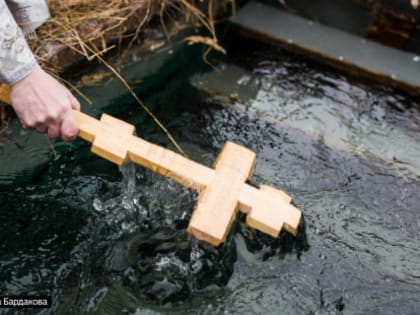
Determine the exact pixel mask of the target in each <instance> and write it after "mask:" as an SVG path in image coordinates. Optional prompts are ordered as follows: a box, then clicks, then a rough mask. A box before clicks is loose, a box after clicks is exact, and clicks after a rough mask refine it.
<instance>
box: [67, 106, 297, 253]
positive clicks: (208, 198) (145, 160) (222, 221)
mask: <svg viewBox="0 0 420 315" xmlns="http://www.w3.org/2000/svg"><path fill="white" fill-rule="evenodd" d="M74 115H75V117H76V120H77V121H78V123H79V129H80V131H79V136H80V137H81V138H83V139H85V140H87V141H89V142H92V152H93V153H95V154H97V155H99V156H101V157H103V158H105V159H107V160H109V161H111V162H114V163H116V164H118V165H121V164H123V163H124V162H126V161H132V162H134V163H136V164H139V165H142V166H144V167H147V168H149V169H151V170H152V171H154V172H156V173H158V174H160V175H163V176H167V177H170V178H172V179H174V180H176V181H177V182H179V183H180V184H182V185H183V186H186V187H189V188H193V189H196V190H198V191H199V192H200V195H199V199H198V203H197V206H196V208H195V210H194V212H193V214H192V217H191V220H190V223H189V226H188V232H189V233H191V234H192V235H194V236H195V237H196V238H197V239H200V240H204V241H206V242H209V243H211V244H212V245H215V246H217V245H219V244H220V243H222V242H223V241H224V240H225V238H226V236H227V233H228V232H229V229H230V227H231V224H232V222H233V220H234V219H235V217H236V214H237V211H238V210H241V211H243V212H245V213H246V214H247V224H248V225H250V226H251V227H253V228H256V229H258V230H260V231H262V232H264V233H267V234H270V235H272V236H274V237H277V236H278V235H279V232H280V231H281V229H282V228H283V227H284V228H285V229H286V230H287V231H288V232H290V233H292V234H296V232H297V228H298V226H299V223H300V220H301V212H300V210H299V209H297V208H295V207H294V206H293V205H291V204H290V201H291V198H290V197H289V196H288V195H287V194H285V193H284V192H282V191H280V190H277V189H275V188H272V187H269V186H265V185H262V186H261V187H260V189H257V188H255V187H253V186H250V185H248V184H246V183H245V181H246V180H247V179H249V178H250V177H251V175H252V172H253V170H254V165H255V153H254V152H252V151H251V150H249V149H246V148H244V147H242V146H240V145H237V144H235V143H232V142H227V143H226V144H225V146H224V147H223V149H222V152H221V153H220V154H219V156H218V158H217V160H216V162H215V165H214V169H212V168H209V167H207V166H204V165H201V164H199V163H197V162H194V161H191V160H189V159H187V158H185V157H183V156H182V155H180V154H177V153H175V152H173V151H170V150H168V149H165V148H163V147H160V146H158V145H155V144H152V143H150V142H147V141H145V140H143V139H141V138H138V137H135V136H133V133H134V130H135V128H134V126H132V125H130V124H127V123H126V122H124V121H121V120H118V119H116V118H114V117H111V116H108V115H106V114H104V115H102V117H101V120H100V121H98V120H96V119H94V118H92V117H90V116H88V115H86V114H83V113H81V112H77V111H74Z"/></svg>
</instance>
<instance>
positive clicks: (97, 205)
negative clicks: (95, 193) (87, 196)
mask: <svg viewBox="0 0 420 315" xmlns="http://www.w3.org/2000/svg"><path fill="white" fill-rule="evenodd" d="M93 208H94V209H95V210H96V211H102V210H104V207H103V204H102V201H100V200H99V199H98V198H95V199H94V200H93Z"/></svg>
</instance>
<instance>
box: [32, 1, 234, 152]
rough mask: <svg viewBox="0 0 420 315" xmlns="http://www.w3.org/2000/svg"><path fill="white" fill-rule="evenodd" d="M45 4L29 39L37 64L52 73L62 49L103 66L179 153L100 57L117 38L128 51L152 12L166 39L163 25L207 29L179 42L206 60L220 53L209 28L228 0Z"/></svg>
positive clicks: (169, 135) (166, 132)
mask: <svg viewBox="0 0 420 315" xmlns="http://www.w3.org/2000/svg"><path fill="white" fill-rule="evenodd" d="M47 2H48V6H49V8H50V12H51V18H50V19H49V20H48V21H47V22H46V23H45V24H44V25H43V26H42V27H41V28H39V30H38V31H37V34H38V37H37V38H35V39H31V40H30V41H29V44H30V46H31V48H32V50H33V52H34V53H35V55H36V56H37V59H38V62H39V63H40V64H41V66H43V68H45V69H47V70H49V71H50V72H51V73H52V74H54V75H56V74H55V73H56V72H58V71H59V70H61V69H60V68H61V67H62V65H60V64H59V65H58V66H57V64H55V63H54V62H52V60H54V58H56V59H57V57H56V56H58V55H59V53H60V52H61V51H63V50H70V51H71V52H72V54H73V55H76V56H79V57H85V58H86V59H87V60H89V61H91V60H94V59H97V60H99V61H100V62H102V63H104V64H105V65H106V66H107V67H108V68H109V69H110V70H111V72H113V73H114V74H115V76H116V77H117V78H118V79H119V80H121V82H122V83H123V84H124V85H125V86H126V88H127V89H128V91H129V92H130V93H131V94H132V95H133V97H134V99H135V100H136V101H137V102H138V104H139V105H140V106H141V107H142V108H143V109H144V110H145V111H146V113H147V114H148V115H149V116H150V117H151V118H152V119H153V120H154V121H155V122H156V124H158V126H159V127H160V128H161V129H162V130H163V131H164V132H165V134H166V135H167V136H168V138H169V139H170V140H171V142H172V143H173V144H174V146H175V147H176V148H177V150H178V151H179V152H180V153H182V154H184V152H183V150H182V148H181V147H180V146H179V145H178V144H177V143H176V141H175V139H174V138H173V137H172V135H171V134H170V133H169V131H168V130H167V129H166V128H165V127H164V126H163V125H162V123H161V122H160V121H159V120H158V118H157V117H155V115H154V114H153V113H152V112H151V111H150V110H149V109H148V108H147V107H146V106H145V105H144V104H143V102H141V100H140V99H139V97H138V96H137V95H136V94H135V93H134V92H133V90H132V89H131V87H130V86H129V85H128V84H127V82H126V81H125V80H124V78H123V77H122V76H121V75H120V74H119V73H118V72H117V70H115V68H114V67H112V66H111V65H109V64H108V63H107V62H106V61H105V60H104V58H103V56H104V54H105V53H107V52H108V51H110V50H112V49H116V48H118V49H120V48H121V47H120V45H119V44H121V43H122V42H123V39H129V44H128V45H126V46H125V49H126V51H128V50H129V48H130V47H131V46H132V44H133V43H134V42H135V41H136V40H137V38H138V37H139V35H140V31H141V29H142V28H143V26H144V25H145V23H146V22H147V21H148V20H149V19H150V18H151V17H152V16H153V15H154V14H156V13H158V14H159V15H160V20H161V24H162V28H163V30H164V31H165V33H166V35H167V37H170V32H169V31H168V28H167V25H168V24H171V23H175V24H178V25H179V24H184V25H187V24H189V25H191V24H193V25H200V26H203V27H204V28H205V29H206V30H207V31H208V34H209V36H208V37H203V36H190V37H187V38H185V40H186V41H187V42H188V43H189V44H190V45H191V44H204V45H207V46H208V49H207V51H206V53H205V54H204V59H205V61H206V56H207V54H208V53H209V52H210V51H211V50H212V49H215V50H217V51H219V52H222V53H224V49H223V48H222V47H221V46H220V45H219V44H218V41H217V36H216V31H215V26H214V19H215V10H216V8H217V7H220V5H221V4H223V5H227V4H230V5H231V7H232V9H233V10H234V9H235V3H234V0H219V1H218V3H217V5H216V4H215V3H214V2H213V0H207V1H205V0H198V1H196V0H143V1H141V0H140V1H139V0H112V1H102V0H66V1H59V0H49V1H47ZM199 7H200V8H199ZM178 27H179V28H182V27H180V26H178ZM115 39H117V43H118V44H112V45H109V42H110V40H113V41H114V42H115ZM57 77H58V76H57ZM58 78H59V77H58ZM67 84H69V83H68V82H67ZM70 88H72V89H73V90H75V92H78V91H77V89H76V88H75V87H74V86H72V85H70ZM81 96H82V97H84V96H83V95H81Z"/></svg>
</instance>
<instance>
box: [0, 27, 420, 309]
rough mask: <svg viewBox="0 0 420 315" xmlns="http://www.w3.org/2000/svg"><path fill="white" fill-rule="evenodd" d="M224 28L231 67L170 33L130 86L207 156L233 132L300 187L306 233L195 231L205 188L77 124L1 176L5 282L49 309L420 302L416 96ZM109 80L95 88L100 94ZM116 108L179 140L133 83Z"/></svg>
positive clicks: (240, 228)
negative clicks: (18, 170)
mask: <svg viewBox="0 0 420 315" xmlns="http://www.w3.org/2000/svg"><path fill="white" fill-rule="evenodd" d="M232 32H233V33H232ZM225 38H226V41H225V46H227V48H228V52H229V53H228V55H227V57H223V58H222V57H221V56H215V57H213V59H212V62H213V63H214V65H216V66H218V67H219V68H220V69H221V70H222V71H221V73H220V74H215V73H213V70H212V69H211V68H209V67H208V66H206V65H203V64H200V60H201V51H200V50H199V49H196V48H185V49H180V50H174V51H171V50H169V51H168V50H164V51H163V52H161V54H162V55H165V56H167V57H166V58H167V60H166V61H165V62H163V63H162V66H161V68H160V71H159V72H156V73H154V74H150V75H148V76H147V77H146V79H144V80H143V84H142V83H138V84H134V86H135V88H136V90H137V91H138V93H139V94H140V96H141V97H142V98H143V99H144V100H145V101H146V103H147V104H148V105H149V106H150V107H151V108H152V109H153V111H154V112H155V113H156V114H157V115H158V117H159V118H160V119H161V120H162V121H163V123H164V124H165V125H166V126H167V127H168V129H169V130H170V131H171V132H172V133H173V135H174V137H175V138H176V139H177V140H178V141H179V143H180V144H181V146H182V147H183V148H184V149H185V151H186V152H187V154H188V155H189V156H190V157H191V158H192V159H194V160H197V161H199V162H201V163H205V164H207V165H211V163H212V162H213V161H214V160H215V158H216V156H217V154H218V152H219V151H220V149H221V147H222V145H223V143H224V142H225V141H227V140H230V141H234V142H237V143H239V144H243V145H245V146H247V147H249V148H251V149H253V150H254V151H255V152H256V153H257V168H256V170H255V173H254V176H253V178H252V180H251V182H252V183H253V184H260V183H265V184H269V185H273V186H276V187H280V188H282V189H284V190H285V191H287V192H288V193H289V194H290V195H291V196H292V197H293V200H294V203H295V204H296V205H297V206H298V207H299V208H300V209H301V210H302V212H303V214H304V218H305V222H304V225H303V226H302V228H301V230H300V231H299V234H298V236H297V237H296V238H294V237H292V236H290V235H287V234H285V233H284V234H282V235H281V236H280V237H279V239H277V240H273V239H271V238H269V237H264V236H262V235H261V234H259V233H255V232H253V231H252V230H250V229H247V228H246V227H245V226H244V224H243V223H242V222H243V218H240V219H239V220H238V222H237V224H236V225H235V227H234V230H233V231H232V233H231V235H230V236H229V238H228V242H227V244H225V245H224V246H223V247H222V248H220V249H216V250H215V249H212V248H211V247H209V246H205V245H203V244H200V243H199V242H196V241H194V240H192V239H190V238H188V236H187V235H186V234H185V231H184V228H185V224H186V222H187V219H188V217H189V215H190V213H191V211H192V209H193V205H194V201H195V198H196V195H195V194H194V193H193V192H191V191H188V190H185V189H183V188H182V187H180V186H178V185H177V184H175V183H173V182H171V181H168V180H167V179H164V178H161V177H159V176H156V175H153V174H152V173H150V172H148V171H146V170H144V169H142V168H141V167H133V166H129V167H125V168H124V169H122V170H121V171H120V170H119V169H118V168H117V167H116V166H114V165H112V164H110V163H108V162H106V161H103V160H101V159H99V158H97V157H95V156H94V155H92V154H91V153H90V152H89V149H88V148H89V146H88V145H87V144H85V143H83V142H82V141H78V142H75V143H73V144H72V145H70V146H63V145H58V146H57V150H58V153H59V155H58V156H57V157H56V158H53V157H51V158H50V159H49V161H48V162H45V163H40V165H38V166H37V167H36V168H34V169H33V170H32V171H29V172H27V171H26V172H25V173H24V175H21V176H20V177H18V179H19V180H16V182H15V183H14V184H13V183H12V184H10V183H9V184H8V185H2V186H1V193H0V240H1V242H0V244H1V248H0V266H1V268H0V294H9V295H24V294H25V295H31V294H38V295H39V294H41V295H42V294H46V295H52V297H53V301H54V306H53V308H52V309H51V310H43V311H41V312H40V313H41V314H47V313H49V312H50V313H61V314H83V313H97V314H118V313H126V314H187V313H188V314H264V313H265V314H280V313H282V314H395V313H397V312H398V313H399V314H416V313H417V312H418V311H417V309H418V307H419V306H420V300H419V298H418V297H419V294H420V254H419V251H418V248H419V245H420V243H419V242H420V241H419V239H418V237H417V235H418V230H419V228H420V206H419V205H420V179H419V175H420V169H419V168H418V164H416V160H415V159H413V158H411V157H412V156H413V155H415V154H420V151H419V146H420V144H419V139H420V115H419V112H418V106H417V105H416V104H417V103H416V100H415V99H411V98H410V97H408V96H405V95H403V94H401V93H399V92H398V91H395V90H392V89H388V88H386V87H381V86H374V85H373V84H371V83H366V82H359V81H357V80H355V79H354V78H347V77H345V76H343V75H342V74H340V73H335V72H333V71H332V70H330V69H328V68H324V67H321V66H320V65H318V64H315V63H313V62H311V61H309V60H307V59H305V58H303V57H299V56H295V55H291V54H289V53H287V52H285V51H283V50H282V49H280V48H276V47H275V46H270V45H268V44H264V43H260V42H258V41H255V40H252V39H250V38H247V37H246V36H245V35H243V34H242V35H241V34H239V33H237V31H236V30H231V31H229V33H226V34H225ZM156 58H158V57H156ZM126 67H127V68H128V69H130V71H132V72H134V73H135V72H136V63H135V62H130V61H128V62H127V66H126ZM138 69H140V68H138ZM232 69H241V71H242V72H241V73H240V74H239V79H241V80H236V79H235V80H232V77H234V78H237V77H235V75H236V74H235V75H232V72H231V70H232ZM138 71H140V70H138ZM235 71H236V70H235ZM235 73H237V72H235ZM213 75H217V77H216V78H217V80H216V81H217V84H214V83H211V84H210V83H209V85H208V86H204V87H203V84H204V85H205V84H206V82H211V80H210V79H206V78H211V76H213ZM247 76H248V77H247ZM203 78H204V79H203ZM133 80H134V79H133ZM245 81H246V83H244V82H245ZM267 82H268V83H267ZM132 83H135V82H134V81H133V82H132ZM106 84H109V82H108V83H104V85H102V86H96V87H95V86H93V87H86V88H85V91H86V93H87V94H88V95H89V96H90V97H92V99H93V100H94V101H97V102H98V103H99V101H98V100H101V102H104V100H103V99H101V98H100V96H98V95H100V94H101V93H102V92H101V91H103V90H104V87H105V88H106V89H108V90H109V86H107V85H106ZM267 84H268V85H267ZM200 86H201V88H200ZM254 92H255V93H254ZM105 103H106V102H105ZM264 104H269V106H268V107H267V106H265V107H264ZM102 105H103V104H102ZM105 107H106V108H107V111H108V112H112V113H114V114H115V115H116V116H118V117H120V118H122V119H124V120H127V121H129V122H131V123H134V124H136V126H137V134H138V135H140V136H142V137H144V138H146V139H148V140H150V141H153V142H155V143H159V144H162V145H164V146H167V147H171V144H170V143H169V141H168V139H167V138H166V137H165V136H164V134H163V133H162V132H161V131H160V130H159V129H158V128H157V127H156V126H155V125H154V123H153V122H152V121H151V120H150V119H148V118H147V117H146V116H145V114H144V113H143V112H142V110H141V109H140V108H139V107H138V105H136V104H133V102H132V101H131V100H130V97H129V96H128V94H126V95H122V96H121V97H119V98H118V99H117V100H116V99H111V98H109V104H107V105H106V106H105ZM323 113H325V114H323ZM340 113H346V115H340ZM327 114H328V115H327ZM323 117H326V119H325V120H322V118H323ZM350 118H351V119H350ZM320 121H321V123H322V124H319V122H320ZM311 123H313V124H312V125H310V124H311ZM308 124H309V125H310V126H311V128H307V126H308ZM325 124H326V126H327V127H325ZM329 126H336V128H338V129H334V130H332V129H329ZM337 126H338V127H337ZM343 126H344V127H343ZM339 127H340V128H341V127H343V128H344V129H340V128H339ZM343 130H344V131H343ZM387 130H388V131H393V132H392V133H389V134H388V133H386V132H385V131H387ZM379 131H381V132H379ZM16 132H17V131H16ZM371 133H374V134H378V135H379V136H378V138H375V139H378V141H383V143H385V144H386V145H383V146H382V147H381V148H380V149H381V150H379V149H378V148H377V147H375V146H373V145H371V143H372V141H373V140H371V139H370V138H369V137H368V135H370V134H371ZM337 134H338V135H337ZM349 135H350V136H349ZM401 135H403V136H401ZM401 141H406V142H403V143H401ZM349 142H350V144H349V145H348V146H346V145H343V143H345V144H348V143H349ZM373 142H374V141H373ZM361 146H362V147H363V148H364V150H361V149H355V148H360V147H361ZM401 147H402V148H403V149H404V147H405V148H406V149H405V151H404V150H403V149H401ZM349 148H352V149H349ZM394 152H395V154H394ZM404 152H406V153H404ZM22 154H25V152H24V151H23V152H22ZM33 154H34V155H35V157H36V154H37V153H36V151H35V153H33ZM392 156H398V159H397V158H395V159H392ZM16 159H18V157H16ZM7 167H8V166H7V165H1V168H5V169H6V168H7ZM127 244H128V245H127ZM127 248H128V249H127ZM127 252H128V255H127ZM127 256H128V258H127ZM142 268H143V269H142ZM3 312H6V311H5V310H1V311H0V313H3ZM10 313H13V311H10ZM27 313H36V312H35V311H28V312H27Z"/></svg>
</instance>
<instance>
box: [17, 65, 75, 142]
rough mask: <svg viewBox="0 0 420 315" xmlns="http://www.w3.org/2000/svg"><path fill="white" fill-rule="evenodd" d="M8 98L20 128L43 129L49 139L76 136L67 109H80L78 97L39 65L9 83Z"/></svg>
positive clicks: (67, 139) (73, 123)
mask: <svg viewBox="0 0 420 315" xmlns="http://www.w3.org/2000/svg"><path fill="white" fill-rule="evenodd" d="M10 99H11V102H12V106H13V108H14V110H15V112H16V114H17V115H18V117H19V119H20V121H21V123H22V125H23V127H24V128H32V129H36V130H37V131H38V132H41V133H47V134H48V137H50V138H53V139H54V138H58V137H61V138H62V139H63V140H64V141H72V140H74V139H75V138H76V136H77V133H78V129H79V128H78V125H77V123H76V120H75V119H74V117H73V114H72V111H71V109H72V108H73V109H76V110H80V103H79V101H78V100H77V99H76V98H75V97H74V96H73V95H72V94H71V92H70V91H69V90H68V89H67V88H66V87H65V86H64V85H62V84H61V83H59V82H58V81H57V80H56V79H54V78H53V77H52V76H50V75H49V74H47V73H46V72H45V71H44V70H42V69H41V68H40V67H39V66H38V67H36V68H35V70H33V71H32V72H31V73H30V74H29V75H28V76H26V77H25V78H23V79H22V80H20V81H18V82H16V83H15V84H13V85H12V86H11V89H10Z"/></svg>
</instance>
